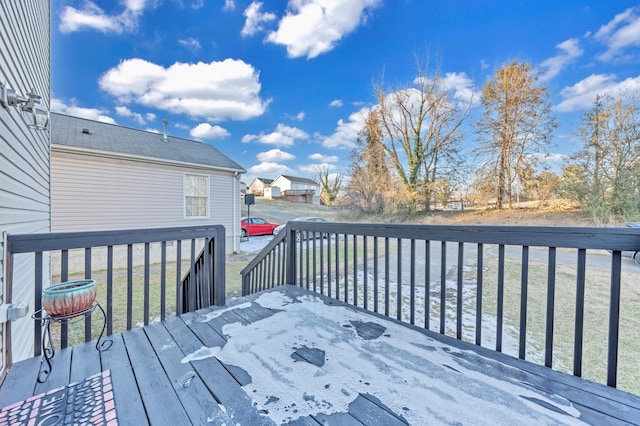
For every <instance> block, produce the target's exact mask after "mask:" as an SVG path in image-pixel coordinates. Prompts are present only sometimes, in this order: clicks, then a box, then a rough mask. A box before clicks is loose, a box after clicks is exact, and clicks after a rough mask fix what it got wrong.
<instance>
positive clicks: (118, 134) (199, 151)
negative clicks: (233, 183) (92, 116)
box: [50, 113, 246, 173]
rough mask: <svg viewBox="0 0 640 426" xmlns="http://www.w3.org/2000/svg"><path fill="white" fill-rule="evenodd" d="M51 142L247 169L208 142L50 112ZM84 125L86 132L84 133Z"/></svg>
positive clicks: (242, 171)
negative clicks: (164, 135) (165, 138)
mask: <svg viewBox="0 0 640 426" xmlns="http://www.w3.org/2000/svg"><path fill="white" fill-rule="evenodd" d="M50 128H51V143H52V144H57V145H64V146H68V147H76V148H83V149H91V150H96V151H107V152H114V153H118V154H122V155H133V156H139V157H146V158H155V159H161V160H169V161H178V162H182V163H190V164H197V165H202V166H209V167H214V168H222V169H229V170H236V171H238V172H240V173H244V172H245V171H246V170H245V169H244V168H243V167H242V166H240V165H239V164H238V163H236V162H235V161H233V160H232V159H230V158H229V157H227V156H226V155H224V154H223V153H221V152H220V151H218V150H217V149H216V148H215V147H214V146H212V145H209V144H208V143H202V142H197V141H193V140H189V139H183V138H177V137H175V136H168V137H167V141H166V142H165V141H163V140H162V134H158V133H152V132H146V131H144V130H137V129H132V128H129V127H122V126H118V125H115V124H108V123H102V122H99V121H94V120H88V119H86V118H79V117H72V116H69V115H64V114H59V113H51V123H50ZM83 129H87V130H88V133H83Z"/></svg>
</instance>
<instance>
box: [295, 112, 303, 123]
mask: <svg viewBox="0 0 640 426" xmlns="http://www.w3.org/2000/svg"><path fill="white" fill-rule="evenodd" d="M304 115H305V114H304V111H300V112H299V113H298V115H296V117H295V119H296V120H298V121H302V120H304Z"/></svg>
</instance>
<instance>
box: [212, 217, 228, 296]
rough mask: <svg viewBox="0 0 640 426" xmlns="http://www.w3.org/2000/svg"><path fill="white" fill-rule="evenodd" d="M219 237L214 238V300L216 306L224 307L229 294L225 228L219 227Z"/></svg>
mask: <svg viewBox="0 0 640 426" xmlns="http://www.w3.org/2000/svg"><path fill="white" fill-rule="evenodd" d="M216 228H217V231H218V232H217V235H216V237H215V238H214V244H215V246H214V249H213V265H214V269H213V273H214V277H213V292H214V299H213V303H214V304H215V305H216V306H223V305H224V304H225V303H226V292H227V282H226V279H227V277H226V269H227V266H226V259H225V256H226V251H225V250H226V247H225V241H226V231H225V229H224V226H217V227H216Z"/></svg>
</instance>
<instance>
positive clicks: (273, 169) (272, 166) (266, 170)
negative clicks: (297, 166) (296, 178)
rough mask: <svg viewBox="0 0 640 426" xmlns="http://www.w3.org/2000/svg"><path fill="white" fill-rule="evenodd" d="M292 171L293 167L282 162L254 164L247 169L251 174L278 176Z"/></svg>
mask: <svg viewBox="0 0 640 426" xmlns="http://www.w3.org/2000/svg"><path fill="white" fill-rule="evenodd" d="M293 172H294V171H293V169H291V168H289V167H287V166H285V165H283V164H278V163H271V162H267V163H260V164H256V165H255V166H251V167H249V170H247V174H248V175H253V176H278V175H286V174H292V173H293Z"/></svg>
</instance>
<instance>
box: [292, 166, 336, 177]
mask: <svg viewBox="0 0 640 426" xmlns="http://www.w3.org/2000/svg"><path fill="white" fill-rule="evenodd" d="M335 167H336V166H334V165H333V164H329V163H322V164H308V165H305V166H299V167H298V170H300V171H301V172H304V173H307V174H310V175H317V174H318V171H320V170H331V169H335Z"/></svg>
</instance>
